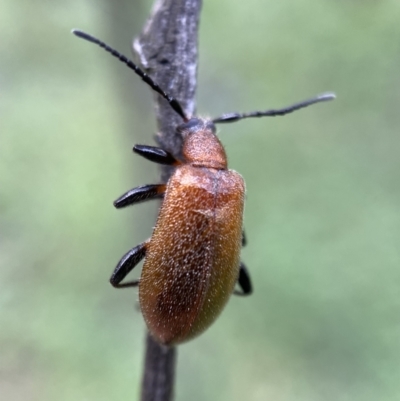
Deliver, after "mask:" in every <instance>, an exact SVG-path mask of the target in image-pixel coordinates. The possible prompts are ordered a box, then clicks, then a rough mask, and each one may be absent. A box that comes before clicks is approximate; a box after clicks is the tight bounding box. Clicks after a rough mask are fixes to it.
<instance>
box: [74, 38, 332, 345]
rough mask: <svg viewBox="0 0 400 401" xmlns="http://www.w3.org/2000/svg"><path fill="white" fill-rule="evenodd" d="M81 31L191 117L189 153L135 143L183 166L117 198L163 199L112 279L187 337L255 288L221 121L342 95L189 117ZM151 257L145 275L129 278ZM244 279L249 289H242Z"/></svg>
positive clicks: (183, 130) (153, 324)
mask: <svg viewBox="0 0 400 401" xmlns="http://www.w3.org/2000/svg"><path fill="white" fill-rule="evenodd" d="M73 33H74V34H75V35H77V36H78V37H80V38H83V39H86V40H88V41H90V42H93V43H95V44H97V45H99V46H101V47H102V48H104V49H105V50H106V51H108V52H110V53H111V54H112V55H113V56H115V57H117V58H118V59H119V60H121V61H122V62H124V63H125V64H126V65H128V67H130V68H131V69H133V70H134V71H135V73H136V74H137V75H139V76H140V77H141V78H142V79H143V81H145V82H146V83H147V84H148V85H149V86H150V87H151V88H152V89H153V90H155V91H156V92H158V93H159V94H160V95H161V96H163V97H164V98H165V99H166V100H167V101H168V102H169V104H170V105H171V107H172V108H173V109H174V110H175V111H176V112H177V113H178V114H179V115H180V116H181V117H182V119H183V123H182V124H180V125H179V126H178V127H177V131H178V133H180V134H181V135H182V138H183V149H182V155H183V159H182V160H177V159H176V158H175V157H174V156H173V155H171V154H170V153H168V152H167V151H165V150H164V149H161V148H157V147H153V146H143V145H135V147H134V148H133V150H134V152H136V153H138V154H139V155H141V156H143V157H145V158H146V159H148V160H150V161H152V162H156V163H160V164H166V165H171V166H175V171H174V173H173V174H172V176H171V178H170V179H169V181H168V183H167V184H166V185H164V184H158V185H144V186H140V187H137V188H134V189H132V190H130V191H128V192H127V193H125V194H124V195H122V196H121V197H120V198H118V199H117V200H116V201H115V202H114V206H115V207H116V208H122V207H125V206H128V205H132V204H134V203H138V202H142V201H145V200H150V199H155V198H163V202H162V205H161V207H160V212H159V215H158V219H157V223H156V226H155V228H154V231H153V234H152V236H151V238H150V239H149V240H147V241H145V242H143V243H142V244H140V245H138V246H136V247H134V248H133V249H131V250H130V251H129V252H128V253H127V254H125V255H124V256H123V257H122V259H121V260H120V262H119V263H118V265H117V267H116V268H115V270H114V273H113V274H112V276H111V279H110V282H111V284H112V285H113V286H114V287H117V288H123V287H134V286H137V285H138V286H139V299H140V307H141V310H142V313H143V316H144V319H145V321H146V324H147V327H148V329H149V331H150V333H151V334H152V335H153V337H154V338H155V339H156V340H157V341H159V342H160V343H162V344H165V345H173V344H179V343H182V342H184V341H187V340H190V339H191V338H193V337H195V336H197V335H199V334H200V333H202V332H203V331H204V330H206V329H207V328H208V327H209V326H210V325H211V324H212V322H213V321H214V320H215V319H216V318H217V317H218V315H219V314H220V313H221V311H222V309H223V308H224V306H225V305H226V303H227V302H228V299H229V297H230V296H231V294H232V293H235V294H238V295H248V294H250V293H251V292H252V285H251V281H250V277H249V274H248V272H247V269H246V267H245V265H244V264H243V263H242V262H241V261H240V249H241V247H242V246H243V245H244V244H245V242H246V240H245V236H244V232H243V227H242V225H243V224H242V221H243V204H244V194H245V185H244V181H243V179H242V177H241V176H240V175H239V174H238V173H236V172H235V171H233V170H228V166H227V159H226V154H225V150H224V148H223V146H222V144H221V142H220V141H219V139H218V138H217V136H216V135H215V125H214V124H215V123H224V122H234V121H238V120H241V119H243V118H248V117H264V116H278V115H284V114H288V113H291V112H293V111H295V110H298V109H301V108H304V107H307V106H309V105H311V104H314V103H318V102H322V101H327V100H332V99H334V95H333V94H323V95H320V96H317V97H314V98H312V99H309V100H306V101H303V102H300V103H296V104H294V105H292V106H289V107H286V108H284V109H279V110H267V111H261V112H259V111H258V112H253V113H247V114H239V113H229V114H224V115H222V116H221V117H219V118H215V119H213V120H207V119H202V118H197V117H191V118H188V117H187V116H186V114H185V112H184V111H183V109H182V107H181V105H180V104H179V102H178V101H177V100H176V99H175V98H173V97H172V96H170V95H168V94H167V93H165V92H164V91H163V90H162V89H161V88H160V87H159V86H158V85H157V84H156V83H155V82H154V81H153V80H152V79H151V78H150V77H149V76H148V75H147V74H146V73H145V72H143V71H142V70H141V69H140V68H139V67H137V66H136V65H135V64H134V63H133V62H132V61H130V60H129V59H128V58H126V57H125V56H123V55H122V54H120V53H118V52H117V51H116V50H114V49H112V48H111V47H109V46H108V45H106V44H105V43H103V42H101V41H100V40H98V39H96V38H94V37H92V36H90V35H88V34H86V33H84V32H82V31H78V30H74V31H73ZM143 258H145V262H144V265H143V269H142V274H141V277H140V280H138V281H131V282H126V283H122V280H123V279H124V278H125V277H126V276H127V274H128V273H129V272H130V271H131V270H132V269H133V268H134V267H135V266H136V265H137V264H138V263H139V262H140V261H141V260H142V259H143ZM236 282H238V284H239V286H240V288H241V291H237V290H236V291H235V290H234V286H235V284H236Z"/></svg>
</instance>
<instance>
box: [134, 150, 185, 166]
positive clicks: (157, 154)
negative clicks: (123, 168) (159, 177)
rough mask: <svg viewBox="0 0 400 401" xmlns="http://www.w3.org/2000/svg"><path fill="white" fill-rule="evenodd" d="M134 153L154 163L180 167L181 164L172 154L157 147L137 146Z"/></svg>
mask: <svg viewBox="0 0 400 401" xmlns="http://www.w3.org/2000/svg"><path fill="white" fill-rule="evenodd" d="M133 151H134V152H135V153H137V154H139V155H140V156H143V157H144V158H145V159H147V160H150V161H151V162H154V163H159V164H167V165H170V166H173V165H178V164H180V162H179V161H178V160H176V159H175V157H174V156H172V155H171V153H169V152H167V151H166V150H164V149H161V148H158V147H156V146H147V145H135V146H134V147H133Z"/></svg>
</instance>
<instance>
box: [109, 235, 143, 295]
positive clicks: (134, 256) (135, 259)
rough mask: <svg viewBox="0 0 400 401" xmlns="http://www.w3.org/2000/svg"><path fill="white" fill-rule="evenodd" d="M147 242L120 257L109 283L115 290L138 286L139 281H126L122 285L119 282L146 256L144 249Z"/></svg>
mask: <svg viewBox="0 0 400 401" xmlns="http://www.w3.org/2000/svg"><path fill="white" fill-rule="evenodd" d="M147 244H148V241H145V242H143V243H141V244H139V245H137V246H135V247H134V248H132V249H131V250H130V251H129V252H127V253H126V254H125V255H124V256H122V258H121V260H120V261H119V262H118V264H117V267H116V268H115V269H114V272H113V274H112V275H111V277H110V283H111V285H112V286H113V287H115V288H124V287H136V286H137V285H138V284H139V280H135V281H128V282H127V283H122V284H121V281H122V280H123V279H124V278H125V277H126V276H127V275H128V273H129V272H130V271H131V270H132V269H133V268H134V267H135V266H136V265H137V264H138V263H139V262H140V261H141V260H142V259H143V258H144V256H145V255H146V247H147Z"/></svg>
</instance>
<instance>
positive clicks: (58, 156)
mask: <svg viewBox="0 0 400 401" xmlns="http://www.w3.org/2000/svg"><path fill="white" fill-rule="evenodd" d="M151 3H152V2H151V1H144V0H142V1H139V0H138V1H131V2H130V1H122V0H121V1H115V2H113V1H111V0H109V1H106V0H103V1H82V0H81V1H77V0H75V1H68V2H65V1H45V0H41V1H35V2H33V1H30V0H1V3H0V8H1V12H0V37H1V41H0V52H1V56H0V130H1V131H0V139H1V142H0V143H1V146H0V191H1V192H0V264H1V266H0V307H1V312H0V395H1V396H0V398H1V399H4V400H9V401H20V400H21V401H22V400H24V401H27V400H41V401H54V400H57V401H66V400H68V401H69V400H88V401H89V400H98V401H100V400H135V399H138V394H139V383H140V378H141V370H142V360H143V352H144V332H145V328H144V323H143V320H142V317H141V315H140V313H139V311H138V307H137V293H136V291H135V290H131V291H129V290H126V291H116V290H114V289H113V288H112V287H111V286H110V285H109V283H108V278H109V276H110V274H111V272H112V269H113V267H114V266H115V264H116V262H117V261H118V260H119V258H120V257H121V255H122V254H123V253H125V252H126V251H127V250H128V249H130V248H131V247H132V246H134V245H136V244H137V243H139V242H140V241H142V240H144V239H146V238H147V237H148V236H149V235H150V233H151V228H152V226H153V224H154V221H155V216H156V206H157V205H156V203H155V202H153V203H150V204H143V205H138V206H136V207H133V208H129V209H128V210H123V211H116V210H115V209H114V208H113V206H112V201H113V200H114V199H116V198H117V197H118V196H119V195H121V194H122V193H124V192H125V191H126V190H128V189H130V188H132V187H134V186H137V185H141V184H148V183H157V181H158V174H159V172H158V168H157V166H156V165H152V164H151V163H149V162H147V161H145V160H144V159H142V158H140V157H137V156H136V157H135V156H134V155H133V154H132V151H131V148H132V145H133V144H135V143H141V144H154V141H153V135H154V134H155V132H156V125H155V122H154V116H153V110H152V96H151V94H150V90H149V89H148V88H147V87H146V86H145V85H144V84H143V83H142V82H141V81H140V79H138V77H136V76H135V75H134V74H133V73H132V72H131V71H130V70H128V69H127V68H126V67H124V66H123V65H122V64H121V63H118V62H117V61H116V60H115V59H112V58H111V57H109V56H108V55H107V54H106V53H105V52H103V51H101V50H100V49H98V48H96V47H95V46H93V45H89V44H88V43H85V42H83V41H81V40H78V39H76V38H75V37H73V36H72V35H71V34H70V30H71V28H77V27H79V28H81V29H84V30H86V31H88V32H90V33H92V34H94V35H96V36H98V37H100V38H102V39H104V40H105V41H107V42H108V43H109V44H111V45H113V46H114V47H116V48H117V49H119V50H120V51H122V52H124V53H126V54H130V43H131V39H132V38H133V37H134V36H135V35H138V34H139V33H140V31H141V29H142V26H143V25H144V23H145V20H146V17H147V15H148V13H149V10H150V8H151V5H152V4H151ZM399 15H400V2H398V1H396V0H391V1H390V0H387V1H362V2H361V1H355V0H347V1H344V0H341V1H340V0H338V1H332V0H329V1H328V0H323V1H311V0H296V1H294V0H291V1H290V0H281V1H261V0H247V1H245V2H241V1H229V0H218V1H212V0H204V6H203V13H202V17H201V29H200V38H199V40H200V65H199V85H198V112H199V114H200V115H202V114H203V115H204V114H206V115H210V116H217V115H220V114H222V113H223V112H230V111H252V110H259V109H266V108H270V107H282V106H285V105H288V104H290V103H292V102H295V101H298V100H302V99H304V98H307V97H309V96H312V95H314V94H317V93H321V92H324V91H327V90H333V91H335V92H336V93H337V95H338V99H337V100H336V101H335V102H333V103H328V104H322V105H317V106H314V107H311V108H309V109H307V110H303V111H301V112H298V113H295V114H293V115H290V116H287V117H285V118H275V119H273V118H270V119H267V118H265V119H261V120H246V121H243V122H240V123H237V124H232V125H224V126H220V127H219V128H220V138H221V140H222V141H223V143H224V144H225V146H226V150H227V153H228V155H229V162H230V166H231V168H233V169H235V170H237V171H239V172H240V173H241V174H242V175H243V176H244V178H245V180H246V183H247V203H246V212H245V226H246V231H247V237H248V246H247V247H246V249H244V250H243V260H244V261H245V262H246V264H247V265H248V267H249V269H250V270H251V274H252V279H253V282H254V287H255V293H254V295H253V296H252V297H249V298H247V299H243V298H233V299H232V300H231V301H230V303H229V305H228V307H227V308H226V310H225V311H224V313H223V315H222V316H221V318H220V319H219V320H218V321H217V323H216V324H214V325H213V326H212V327H211V328H210V329H209V330H208V331H207V332H206V333H205V334H204V335H202V336H201V337H200V338H198V339H196V340H194V341H192V342H190V343H188V344H185V345H183V346H181V347H180V348H179V355H178V373H177V376H178V379H177V385H176V400H177V401H183V400H192V401H200V400H201V401H204V400H221V401H222V400H231V401H234V400H238V401H239V400H241V401H242V400H246V401H258V400H260V401H261V400H262V401H264V400H274V401H347V400H351V401H367V400H368V401H369V400H374V401H375V400H380V401H389V400H399V399H400V269H399V264H400V263H399V262H400V252H399V242H400V212H399V205H400V185H399V184H400V182H399V181H400V157H399V155H400V137H399V127H400V113H399V109H400V74H399V71H400V24H399ZM139 272H140V269H137V272H136V273H135V274H136V275H138V274H139Z"/></svg>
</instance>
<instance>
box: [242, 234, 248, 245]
mask: <svg viewBox="0 0 400 401" xmlns="http://www.w3.org/2000/svg"><path fill="white" fill-rule="evenodd" d="M246 245H247V237H246V233H245V232H244V230H243V231H242V247H243V246H246Z"/></svg>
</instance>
